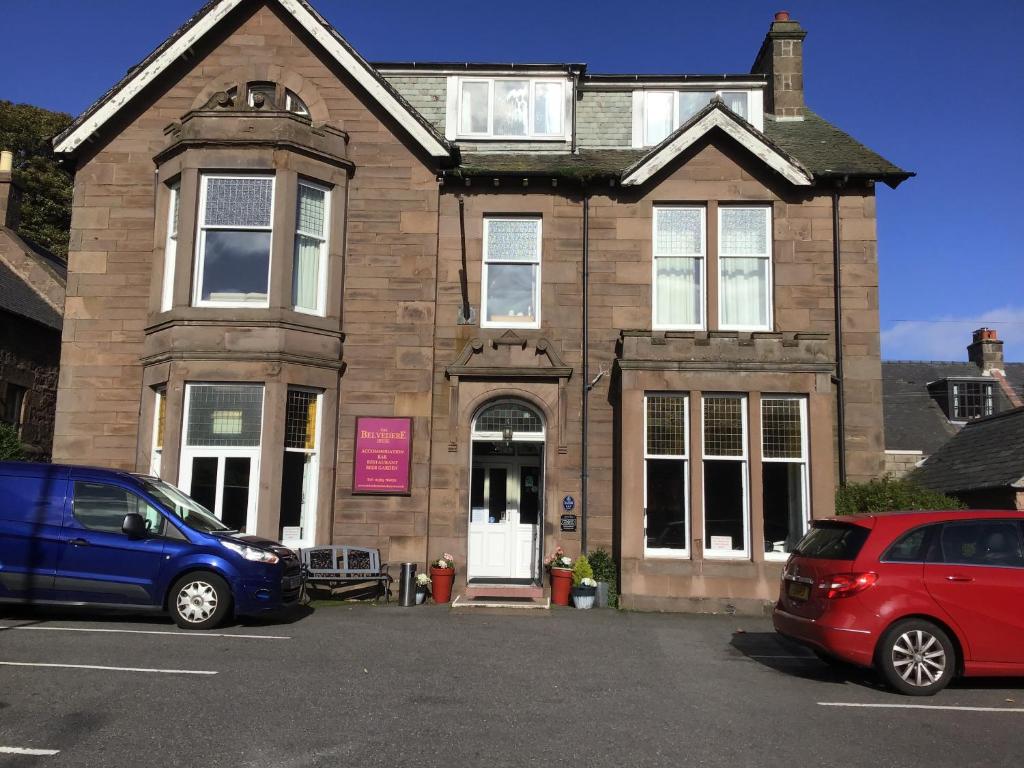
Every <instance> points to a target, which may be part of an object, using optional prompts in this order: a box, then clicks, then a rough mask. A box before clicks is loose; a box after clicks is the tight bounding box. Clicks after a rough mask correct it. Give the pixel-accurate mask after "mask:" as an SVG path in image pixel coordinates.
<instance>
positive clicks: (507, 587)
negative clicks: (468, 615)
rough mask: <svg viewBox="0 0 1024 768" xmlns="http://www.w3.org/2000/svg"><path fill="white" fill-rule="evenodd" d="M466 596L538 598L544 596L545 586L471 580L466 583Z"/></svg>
mask: <svg viewBox="0 0 1024 768" xmlns="http://www.w3.org/2000/svg"><path fill="white" fill-rule="evenodd" d="M465 595H466V598H467V599H470V600H477V599H481V598H497V599H509V598H511V599H515V600H523V599H537V598H542V597H544V587H542V586H541V585H540V584H532V583H525V584H516V583H511V582H497V581H496V582H485V581H484V582H481V581H470V582H469V584H467V585H466V592H465Z"/></svg>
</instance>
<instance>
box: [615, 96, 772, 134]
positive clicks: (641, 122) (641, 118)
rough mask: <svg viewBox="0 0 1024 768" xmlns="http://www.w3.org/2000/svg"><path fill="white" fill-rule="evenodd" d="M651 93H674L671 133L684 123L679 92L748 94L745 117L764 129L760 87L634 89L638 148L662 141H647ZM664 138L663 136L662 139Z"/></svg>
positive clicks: (634, 112)
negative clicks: (681, 116) (648, 99)
mask: <svg viewBox="0 0 1024 768" xmlns="http://www.w3.org/2000/svg"><path fill="white" fill-rule="evenodd" d="M649 93H671V94H672V122H671V124H672V127H671V129H669V134H671V133H672V132H673V131H675V130H677V129H678V128H679V126H681V125H682V123H681V122H680V121H679V94H681V93H712V94H714V95H715V96H719V97H723V100H724V95H725V94H727V93H743V94H746V97H747V116H746V118H744V119H745V120H746V121H747V122H748V123H750V125H752V126H753V127H754V128H756V129H757V130H758V131H762V132H763V131H764V93H763V91H762V90H761V89H759V88H758V89H751V88H749V87H743V88H741V87H736V88H726V87H722V86H721V84H718V85H713V84H708V85H707V87H700V86H699V85H695V86H694V87H692V88H647V89H644V90H638V91H633V146H634V147H635V148H637V149H639V148H642V147H653V146H656V145H657V144H660V143H661V142H660V141H658V142H655V143H653V144H652V143H650V142H648V141H647V94H649ZM664 138H665V137H662V140H664Z"/></svg>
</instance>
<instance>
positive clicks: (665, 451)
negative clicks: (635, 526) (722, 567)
mask: <svg viewBox="0 0 1024 768" xmlns="http://www.w3.org/2000/svg"><path fill="white" fill-rule="evenodd" d="M688 400H689V399H688V397H687V396H686V395H677V394H649V395H647V396H646V397H645V398H644V554H645V555H653V556H668V557H672V556H679V557H686V556H688V555H689V541H690V515H689V511H690V504H689V485H690V484H689V461H688V460H687V457H688V452H687V450H686V446H687V441H688V435H689V425H688V419H687V409H688Z"/></svg>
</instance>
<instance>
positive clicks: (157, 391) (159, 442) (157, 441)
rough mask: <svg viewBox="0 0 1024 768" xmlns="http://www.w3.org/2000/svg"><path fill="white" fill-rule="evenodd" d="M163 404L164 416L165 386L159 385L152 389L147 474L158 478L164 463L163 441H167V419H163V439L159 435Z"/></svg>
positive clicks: (165, 404)
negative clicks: (149, 449) (150, 442)
mask: <svg viewBox="0 0 1024 768" xmlns="http://www.w3.org/2000/svg"><path fill="white" fill-rule="evenodd" d="M161 404H163V406H164V409H165V411H164V412H165V414H166V408H167V385H166V384H164V385H161V386H159V387H156V388H154V389H153V445H152V449H151V452H150V458H149V474H151V475H153V476H155V477H160V476H161V475H160V472H161V471H163V463H164V458H163V457H164V445H163V443H164V440H166V439H167V419H166V418H165V419H164V434H163V439H161V435H160V406H161Z"/></svg>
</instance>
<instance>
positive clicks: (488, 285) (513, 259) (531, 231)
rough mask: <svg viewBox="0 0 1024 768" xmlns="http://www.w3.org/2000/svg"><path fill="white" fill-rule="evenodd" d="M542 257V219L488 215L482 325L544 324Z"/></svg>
mask: <svg viewBox="0 0 1024 768" xmlns="http://www.w3.org/2000/svg"><path fill="white" fill-rule="evenodd" d="M540 260H541V220H540V218H510V217H486V218H484V231H483V270H482V275H481V294H482V295H481V312H480V314H481V323H480V324H481V326H482V327H484V328H539V327H540V297H541V291H540Z"/></svg>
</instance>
